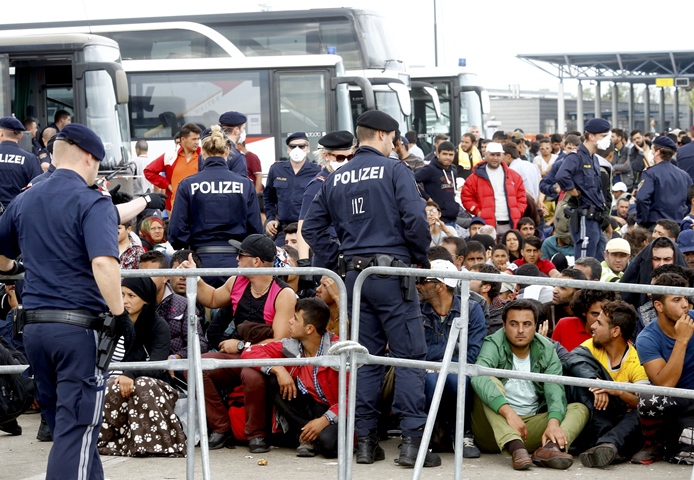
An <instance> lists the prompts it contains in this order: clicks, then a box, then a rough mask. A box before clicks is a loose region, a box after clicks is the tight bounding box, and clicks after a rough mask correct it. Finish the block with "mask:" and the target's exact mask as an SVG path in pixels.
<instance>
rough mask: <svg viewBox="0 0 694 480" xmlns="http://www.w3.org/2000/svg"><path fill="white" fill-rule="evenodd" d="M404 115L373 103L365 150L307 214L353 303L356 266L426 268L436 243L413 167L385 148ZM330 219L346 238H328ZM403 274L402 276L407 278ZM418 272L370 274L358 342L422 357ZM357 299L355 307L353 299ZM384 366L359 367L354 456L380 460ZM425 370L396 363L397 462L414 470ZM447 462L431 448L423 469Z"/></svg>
mask: <svg viewBox="0 0 694 480" xmlns="http://www.w3.org/2000/svg"><path fill="white" fill-rule="evenodd" d="M397 128H398V122H397V121H396V120H395V119H394V118H392V117H391V116H390V115H388V114H386V113H384V112H379V111H377V110H369V111H368V112H365V113H363V114H361V115H360V116H359V118H358V119H357V138H358V140H359V148H358V149H357V150H356V152H355V154H354V158H353V159H352V160H351V161H350V162H349V163H347V165H345V166H343V167H341V168H340V169H339V170H338V171H337V172H334V173H332V174H331V175H330V177H328V179H327V180H326V181H325V182H323V185H322V186H321V189H320V192H319V193H318V194H317V195H316V197H315V199H314V200H313V202H311V206H310V208H309V210H308V213H307V214H306V218H305V219H304V223H303V226H302V229H301V233H302V235H303V237H304V240H306V243H308V245H310V247H311V248H312V249H313V251H314V253H315V254H316V255H317V256H319V257H320V258H321V259H323V260H325V261H326V263H327V264H328V266H329V268H333V269H334V268H338V270H339V271H340V273H341V274H342V275H343V278H345V283H346V285H347V293H348V298H349V303H350V304H351V303H352V299H353V298H352V288H353V287H354V283H355V281H356V279H357V276H358V275H359V272H360V271H361V270H363V269H366V268H368V267H369V266H371V265H381V266H395V267H398V266H400V267H402V266H410V265H411V264H419V265H421V266H422V267H424V268H429V260H428V259H427V251H428V250H429V244H430V242H431V234H430V232H429V223H428V222H427V219H426V214H425V211H424V208H425V203H424V201H422V199H421V197H420V196H419V192H418V189H417V185H416V183H415V179H414V174H413V173H412V170H410V168H409V167H408V166H407V165H405V164H404V163H402V162H398V161H393V160H392V159H390V158H388V154H390V152H391V151H392V149H393V140H394V138H395V130H396V129H397ZM330 226H333V227H334V228H335V232H336V233H337V238H338V239H339V241H340V243H339V244H337V243H336V242H333V241H331V240H330V233H329V228H330ZM403 279H404V280H403ZM410 280H413V277H411V278H408V277H402V278H401V277H396V276H378V275H372V276H370V277H368V278H367V279H366V281H365V283H364V288H363V289H362V297H361V303H360V305H359V306H360V310H361V327H360V329H359V339H358V340H359V343H361V344H362V345H364V346H365V347H366V348H368V350H369V352H370V353H371V354H372V355H385V352H386V345H387V346H388V348H389V354H390V356H391V357H394V358H411V359H418V360H423V359H424V357H425V355H426V350H427V349H426V341H425V339H424V327H423V323H422V318H421V311H420V308H419V301H418V297H417V291H416V287H415V285H414V281H410ZM350 306H351V305H350ZM384 371H385V370H384V367H383V366H381V365H364V366H362V367H361V368H360V369H359V371H358V372H357V375H358V378H359V379H358V384H359V388H358V389H357V391H356V395H357V399H356V423H355V429H356V434H357V463H366V464H369V463H373V462H374V461H379V460H384V459H385V452H384V451H383V448H381V447H380V446H379V444H378V420H379V417H380V413H379V411H378V399H379V394H380V391H381V384H382V383H383V375H384ZM424 373H425V372H424V370H420V369H414V368H402V367H396V368H395V379H396V380H395V394H394V399H393V412H394V413H395V414H396V415H398V416H399V417H400V419H401V420H400V428H401V430H402V435H403V439H402V447H401V449H400V457H399V459H398V463H399V465H400V466H403V467H413V466H414V464H415V460H416V458H417V450H418V448H419V445H420V443H421V440H422V433H423V428H424V424H425V423H426V410H425V394H424ZM438 465H441V459H440V458H439V456H438V455H436V454H434V453H428V454H427V455H426V458H425V460H424V466H425V467H434V466H438Z"/></svg>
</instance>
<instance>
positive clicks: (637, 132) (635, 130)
mask: <svg viewBox="0 0 694 480" xmlns="http://www.w3.org/2000/svg"><path fill="white" fill-rule="evenodd" d="M639 133H640V134H641V135H643V132H642V131H641V130H639V129H638V128H636V129H634V130H632V131H631V132H629V138H631V137H633V136H634V135H636V134H639Z"/></svg>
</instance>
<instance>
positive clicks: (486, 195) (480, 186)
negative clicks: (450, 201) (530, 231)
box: [460, 162, 528, 228]
mask: <svg viewBox="0 0 694 480" xmlns="http://www.w3.org/2000/svg"><path fill="white" fill-rule="evenodd" d="M501 167H502V168H503V169H504V173H505V174H506V182H505V187H506V188H505V191H504V194H505V196H506V205H508V213H509V220H510V221H511V228H515V226H516V223H518V220H520V219H521V217H522V216H523V212H525V209H526V207H527V206H528V199H527V198H526V196H525V187H524V186H523V179H522V178H521V176H520V175H519V174H518V173H516V172H515V171H514V170H511V169H510V168H508V167H507V166H506V164H505V163H504V162H501ZM460 199H461V200H462V201H463V207H465V210H467V211H468V212H470V214H471V215H474V216H475V217H481V218H482V219H483V220H484V221H485V222H487V225H492V226H493V227H496V215H495V212H496V203H495V201H494V189H493V188H492V184H491V182H490V181H489V175H487V162H482V163H480V164H478V165H475V167H474V168H473V173H472V175H470V176H469V177H468V179H467V180H465V185H463V191H462V192H461V193H460Z"/></svg>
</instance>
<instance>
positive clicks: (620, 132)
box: [612, 128, 626, 140]
mask: <svg viewBox="0 0 694 480" xmlns="http://www.w3.org/2000/svg"><path fill="white" fill-rule="evenodd" d="M612 133H614V134H615V135H617V136H618V137H619V138H621V139H622V140H624V138H625V137H626V133H625V132H624V130H622V129H621V128H613V129H612Z"/></svg>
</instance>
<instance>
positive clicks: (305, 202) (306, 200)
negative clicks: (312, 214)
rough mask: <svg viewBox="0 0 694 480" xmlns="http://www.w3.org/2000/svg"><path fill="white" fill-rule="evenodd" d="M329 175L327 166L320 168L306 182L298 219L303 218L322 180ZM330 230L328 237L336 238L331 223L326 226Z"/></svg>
mask: <svg viewBox="0 0 694 480" xmlns="http://www.w3.org/2000/svg"><path fill="white" fill-rule="evenodd" d="M329 176H330V172H329V171H328V169H327V168H324V169H322V170H321V171H320V172H319V173H318V175H316V176H315V177H313V180H311V181H310V182H308V185H306V190H304V197H303V198H302V200H301V212H300V213H299V220H305V219H306V214H307V213H308V209H309V207H310V206H311V202H313V199H314V198H316V195H318V192H320V188H321V187H322V186H323V182H325V180H326V179H327V178H328V177H329ZM328 229H329V230H330V238H333V239H337V233H335V229H334V228H333V227H332V225H331V226H330V227H329V228H328Z"/></svg>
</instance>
